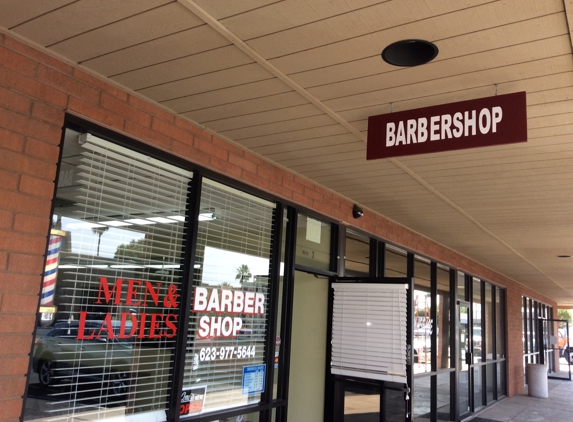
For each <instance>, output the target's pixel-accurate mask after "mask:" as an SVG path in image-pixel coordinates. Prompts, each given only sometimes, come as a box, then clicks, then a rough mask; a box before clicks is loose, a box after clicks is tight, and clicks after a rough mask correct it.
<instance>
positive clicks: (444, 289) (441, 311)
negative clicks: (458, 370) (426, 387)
mask: <svg viewBox="0 0 573 422" xmlns="http://www.w3.org/2000/svg"><path fill="white" fill-rule="evenodd" d="M450 300H451V295H450V270H449V269H447V268H445V267H441V266H438V296H437V298H436V306H437V308H438V309H437V324H436V330H437V332H436V335H437V351H436V352H437V356H436V364H437V368H438V369H445V368H450V366H451V360H450V359H451V349H450V338H451V335H450V329H451V327H452V324H451V318H450V305H451V302H450Z"/></svg>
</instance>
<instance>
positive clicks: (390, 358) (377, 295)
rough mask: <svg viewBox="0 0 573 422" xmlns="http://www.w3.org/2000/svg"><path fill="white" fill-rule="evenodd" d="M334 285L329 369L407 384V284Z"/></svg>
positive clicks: (347, 374)
mask: <svg viewBox="0 0 573 422" xmlns="http://www.w3.org/2000/svg"><path fill="white" fill-rule="evenodd" d="M333 287H334V307H333V314H332V362H331V372H332V373H333V374H336V375H346V376H354V377H360V378H368V379H375V380H382V381H392V382H399V383H406V339H407V336H406V316H407V296H406V294H407V288H408V285H407V284H362V283H361V284H358V283H335V284H334V285H333Z"/></svg>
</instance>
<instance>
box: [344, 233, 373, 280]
mask: <svg viewBox="0 0 573 422" xmlns="http://www.w3.org/2000/svg"><path fill="white" fill-rule="evenodd" d="M369 262H370V239H369V238H368V237H367V236H364V235H361V234H359V233H356V232H354V231H352V230H347V231H346V255H345V260H344V270H345V275H346V276H354V277H357V276H362V277H367V276H368V275H370V266H369Z"/></svg>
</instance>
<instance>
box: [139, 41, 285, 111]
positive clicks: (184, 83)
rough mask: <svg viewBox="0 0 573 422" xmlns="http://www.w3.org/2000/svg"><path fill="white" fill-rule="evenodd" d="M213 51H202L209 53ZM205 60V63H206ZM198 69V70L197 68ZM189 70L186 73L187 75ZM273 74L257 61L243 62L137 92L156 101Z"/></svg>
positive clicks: (253, 80) (271, 76)
mask: <svg viewBox="0 0 573 422" xmlns="http://www.w3.org/2000/svg"><path fill="white" fill-rule="evenodd" d="M215 51H218V50H213V51H211V52H207V53H203V54H206V55H209V54H211V53H213V52H215ZM208 63H209V62H207V63H206V64H208ZM198 71H200V70H198ZM188 74H189V72H188V73H187V75H188ZM272 78H274V75H272V74H271V73H269V72H268V71H267V70H265V69H264V68H263V67H261V66H259V64H258V63H249V64H243V65H239V66H236V67H231V68H229V69H222V70H210V71H209V72H207V73H203V74H200V75H197V76H190V77H189V76H187V77H184V78H183V79H177V80H174V81H172V82H164V83H160V84H158V85H155V86H152V87H149V88H142V89H139V90H138V91H139V93H140V94H141V95H144V96H146V97H149V98H152V99H154V100H155V101H157V102H162V101H165V100H171V99H174V98H180V97H185V96H188V95H194V94H200V93H201V92H207V91H213V90H215V89H221V88H228V87H231V86H237V85H242V84H246V83H250V82H256V81H261V80H264V79H272Z"/></svg>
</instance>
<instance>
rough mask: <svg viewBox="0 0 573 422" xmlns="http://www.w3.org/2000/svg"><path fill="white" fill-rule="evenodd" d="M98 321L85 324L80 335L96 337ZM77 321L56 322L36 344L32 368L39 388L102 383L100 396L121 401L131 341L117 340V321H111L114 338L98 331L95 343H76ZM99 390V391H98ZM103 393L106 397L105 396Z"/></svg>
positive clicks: (127, 369) (130, 355)
mask: <svg viewBox="0 0 573 422" xmlns="http://www.w3.org/2000/svg"><path fill="white" fill-rule="evenodd" d="M101 325H102V321H86V322H85V327H84V334H85V335H86V336H87V337H91V336H92V334H98V333H99V331H100V328H101ZM78 327H79V325H78V321H71V322H58V323H56V324H55V325H54V327H53V328H52V329H50V331H48V332H47V333H46V334H45V335H44V336H43V337H42V338H40V339H37V340H36V348H35V352H34V356H33V358H32V367H33V369H34V371H36V372H37V373H38V377H39V382H40V385H41V386H42V387H51V386H55V385H58V384H62V383H64V381H65V380H68V381H71V382H74V383H89V382H93V381H96V382H98V383H99V384H98V385H101V382H104V385H105V387H104V389H105V390H106V391H104V394H103V395H107V396H109V397H115V399H116V400H118V399H119V400H121V399H123V397H124V396H125V395H126V394H127V389H128V386H129V381H130V378H131V376H130V364H131V360H132V345H133V340H132V339H118V338H117V337H118V334H119V329H120V326H119V321H113V332H114V338H108V335H107V332H105V330H103V331H102V333H101V336H100V338H99V339H96V337H97V336H96V335H94V336H93V337H94V339H90V340H77V337H78ZM98 388H101V387H98ZM105 393H107V394H105Z"/></svg>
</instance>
